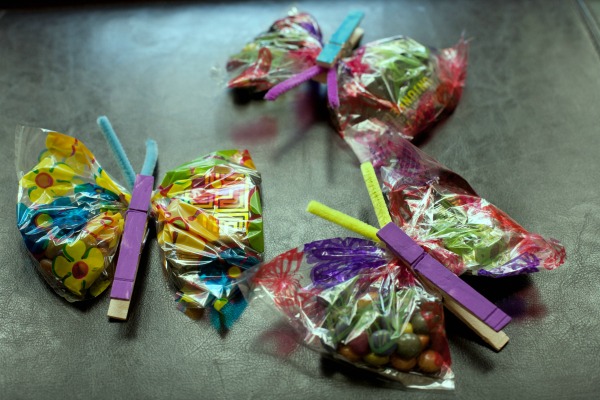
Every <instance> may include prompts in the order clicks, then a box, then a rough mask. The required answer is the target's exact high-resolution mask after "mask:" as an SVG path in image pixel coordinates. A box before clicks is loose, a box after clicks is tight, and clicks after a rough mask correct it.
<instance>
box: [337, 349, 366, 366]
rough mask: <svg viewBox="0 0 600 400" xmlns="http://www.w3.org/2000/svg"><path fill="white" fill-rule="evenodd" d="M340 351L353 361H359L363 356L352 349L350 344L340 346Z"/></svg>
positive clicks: (343, 355)
mask: <svg viewBox="0 0 600 400" xmlns="http://www.w3.org/2000/svg"><path fill="white" fill-rule="evenodd" d="M338 353H339V354H340V355H341V356H342V357H344V358H345V359H347V360H348V361H351V362H358V361H360V359H361V356H360V355H358V354H356V353H355V352H354V351H352V349H351V348H350V346H340V348H339V349H338Z"/></svg>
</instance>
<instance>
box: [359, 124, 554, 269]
mask: <svg viewBox="0 0 600 400" xmlns="http://www.w3.org/2000/svg"><path fill="white" fill-rule="evenodd" d="M371 139H372V141H371V144H370V147H369V149H370V152H371V157H370V160H371V161H372V162H373V163H374V164H375V166H376V168H377V169H379V173H380V176H381V182H382V190H383V191H384V193H385V194H386V197H387V199H388V202H389V209H390V213H391V215H392V219H393V221H394V222H395V223H396V224H397V225H398V226H400V227H401V228H402V229H403V230H404V231H405V232H406V233H407V234H408V235H409V236H411V237H412V238H413V239H414V240H415V241H417V242H418V243H419V244H420V245H421V246H423V247H424V248H425V250H426V251H427V252H428V253H429V254H430V255H432V256H433V257H434V258H436V259H437V260H438V261H440V262H441V263H442V264H443V265H445V266H446V267H447V268H448V269H449V270H451V271H452V272H454V273H455V274H457V275H460V274H463V273H468V274H473V275H483V276H490V277H504V276H512V275H519V274H526V273H531V272H537V271H540V270H552V269H555V268H557V267H558V266H560V265H561V264H562V263H563V262H564V261H565V256H566V253H565V249H564V247H563V246H562V244H560V243H559V242H558V241H557V240H555V239H545V238H544V237H542V236H540V235H538V234H535V233H531V232H528V231H527V230H526V229H525V228H523V227H522V226H521V225H519V224H518V223H517V222H515V221H514V220H513V219H512V218H510V217H509V216H508V215H507V214H506V213H505V212H503V211H502V210H500V209H499V208H497V207H496V206H494V205H493V204H491V203H489V202H488V201H486V200H485V199H483V198H481V197H479V196H478V195H477V193H476V192H475V191H474V190H473V188H471V186H470V185H469V184H468V182H467V181H466V180H465V179H463V178H462V177H460V176H459V175H458V174H456V173H455V172H453V171H451V170H449V169H448V168H446V167H444V166H443V165H442V164H440V163H439V162H437V161H436V160H434V159H433V158H431V157H430V156H428V155H427V154H425V153H424V152H422V151H421V150H419V149H418V148H417V147H415V146H414V145H413V144H412V143H410V142H408V141H407V140H405V139H402V138H399V137H394V136H391V135H384V136H379V135H378V134H377V133H375V134H374V135H373V136H371Z"/></svg>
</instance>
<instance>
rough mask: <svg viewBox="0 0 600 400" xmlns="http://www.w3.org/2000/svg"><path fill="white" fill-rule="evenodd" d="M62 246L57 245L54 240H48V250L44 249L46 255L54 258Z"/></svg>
mask: <svg viewBox="0 0 600 400" xmlns="http://www.w3.org/2000/svg"><path fill="white" fill-rule="evenodd" d="M61 249H62V246H57V245H55V244H54V242H53V241H52V240H50V241H48V246H46V250H44V255H45V256H46V257H48V258H49V259H53V258H54V257H56V256H57V255H58V253H60V251H61Z"/></svg>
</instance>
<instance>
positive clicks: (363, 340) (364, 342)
mask: <svg viewBox="0 0 600 400" xmlns="http://www.w3.org/2000/svg"><path fill="white" fill-rule="evenodd" d="M348 347H350V348H351V349H352V351H353V352H354V353H356V354H358V355H359V356H365V355H367V354H369V353H370V352H371V347H370V346H369V335H367V332H363V333H361V334H360V335H358V337H356V338H354V339H352V340H351V341H350V342H348Z"/></svg>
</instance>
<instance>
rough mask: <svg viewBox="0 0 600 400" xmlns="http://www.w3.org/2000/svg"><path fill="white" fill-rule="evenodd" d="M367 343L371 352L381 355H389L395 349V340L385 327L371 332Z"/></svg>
mask: <svg viewBox="0 0 600 400" xmlns="http://www.w3.org/2000/svg"><path fill="white" fill-rule="evenodd" d="M369 345H370V346H371V350H372V351H373V353H375V354H378V355H383V356H389V355H390V354H392V353H393V352H394V350H396V346H397V345H396V342H394V341H393V340H392V334H391V332H390V331H388V330H386V329H380V330H378V331H375V332H373V333H371V337H369Z"/></svg>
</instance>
